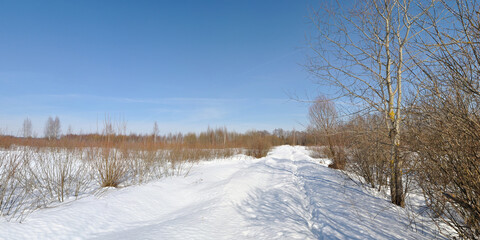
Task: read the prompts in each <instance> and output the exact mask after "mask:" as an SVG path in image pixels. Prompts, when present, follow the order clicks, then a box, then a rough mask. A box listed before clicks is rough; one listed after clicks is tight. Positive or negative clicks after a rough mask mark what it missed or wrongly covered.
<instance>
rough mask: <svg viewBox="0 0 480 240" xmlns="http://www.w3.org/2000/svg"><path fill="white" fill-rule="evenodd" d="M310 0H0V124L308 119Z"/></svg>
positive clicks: (85, 127) (183, 127)
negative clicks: (49, 120) (56, 118)
mask: <svg viewBox="0 0 480 240" xmlns="http://www.w3.org/2000/svg"><path fill="white" fill-rule="evenodd" d="M309 4H310V2H309V1H307V0H288V1H287V0H285V1H284V0H268V1H267V0H262V1H244V0H237V1H228V0H223V1H193V0H192V1H181V0H179V1H174V0H172V1H153V0H152V1H118V0H115V1H113V0H112V1H104V0H102V1H97V0H95V1H93V0H92V1H63V0H59V1H37V0H34V1H23V0H12V1H3V0H2V1H0V84H1V87H0V129H2V131H3V132H6V133H9V134H17V133H18V131H19V129H20V128H21V125H22V122H23V120H24V119H25V118H26V117H29V118H30V119H32V122H33V126H34V129H35V131H36V132H37V133H38V135H39V136H42V135H43V127H44V124H45V121H46V120H47V118H48V116H56V115H58V116H59V117H60V120H61V122H62V130H63V132H65V131H66V130H67V128H68V126H69V125H71V126H72V128H73V129H74V131H75V132H79V131H80V130H82V131H83V132H92V131H96V125H97V119H98V122H100V123H101V122H102V121H103V119H104V118H105V115H110V116H111V118H112V119H113V120H117V121H118V120H123V119H124V120H125V121H126V122H127V128H128V131H129V132H130V131H131V132H137V133H145V132H150V131H151V129H152V126H153V122H154V121H157V122H158V124H159V127H160V130H161V131H162V133H166V132H174V131H182V132H187V131H200V130H204V129H206V128H207V126H210V127H223V126H226V127H227V128H229V129H232V130H236V131H245V130H249V129H262V130H263V129H266V130H273V129H274V128H279V127H281V128H285V129H292V128H296V129H303V126H302V124H305V123H306V117H307V116H306V115H307V108H308V106H307V105H305V104H301V103H298V102H295V101H292V100H290V99H289V98H290V96H289V93H292V94H297V95H299V96H300V97H303V96H305V95H306V94H314V92H315V88H316V87H317V86H315V85H314V84H313V83H312V80H310V79H309V75H308V73H307V72H306V71H305V69H304V68H303V67H302V66H301V64H303V63H304V62H305V58H306V54H307V53H306V51H307V50H306V49H305V47H306V44H305V42H306V40H305V35H306V34H308V29H309V27H310V26H309V24H308V19H307V16H308V11H309Z"/></svg>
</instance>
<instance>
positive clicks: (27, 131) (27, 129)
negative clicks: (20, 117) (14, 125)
mask: <svg viewBox="0 0 480 240" xmlns="http://www.w3.org/2000/svg"><path fill="white" fill-rule="evenodd" d="M22 133H23V137H24V138H29V137H32V136H33V129H32V121H31V120H30V119H29V118H28V117H27V118H25V120H24V121H23V126H22Z"/></svg>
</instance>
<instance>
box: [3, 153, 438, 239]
mask: <svg viewBox="0 0 480 240" xmlns="http://www.w3.org/2000/svg"><path fill="white" fill-rule="evenodd" d="M431 232H433V231H431ZM431 232H429V231H425V232H423V233H422V234H420V233H417V232H414V231H412V230H411V229H410V228H409V227H408V218H407V217H406V216H405V213H404V211H403V210H402V209H399V208H397V207H394V206H393V205H391V204H390V203H389V202H388V201H385V200H383V199H380V198H376V197H374V196H371V195H369V194H368V193H367V192H366V191H364V190H363V189H362V188H360V187H358V186H355V185H353V184H352V183H350V182H349V181H347V180H345V179H344V177H343V176H342V175H341V174H339V173H338V172H336V171H334V170H332V169H329V168H327V167H325V165H322V164H320V163H319V161H318V160H315V159H312V158H310V157H309V156H308V155H307V150H305V148H303V147H291V146H281V147H277V148H275V149H274V150H273V151H272V152H271V153H270V154H269V155H268V156H267V157H265V158H262V159H258V160H257V159H252V158H249V157H245V156H238V157H235V158H233V159H228V160H215V161H210V162H202V163H200V164H199V165H197V166H195V167H193V169H192V170H191V172H190V174H189V175H188V176H187V177H183V176H180V177H172V178H167V179H162V180H160V181H156V182H152V183H149V184H145V185H141V186H133V187H128V188H123V189H109V190H107V191H106V192H104V193H102V194H97V195H96V196H90V197H86V198H83V199H80V200H77V201H73V202H70V203H68V204H63V205H60V206H57V207H54V208H49V209H42V210H39V211H36V212H34V213H32V214H31V215H29V216H28V217H27V219H26V221H24V222H23V223H8V222H0V239H432V238H434V237H436V236H434V235H432V233H431Z"/></svg>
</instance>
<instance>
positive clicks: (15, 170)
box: [0, 151, 29, 219]
mask: <svg viewBox="0 0 480 240" xmlns="http://www.w3.org/2000/svg"><path fill="white" fill-rule="evenodd" d="M23 170H24V159H23V156H22V153H21V152H19V151H1V152H0V214H1V216H4V217H6V218H7V219H11V218H14V217H16V216H18V215H21V213H22V212H23V205H24V204H25V202H26V200H27V199H28V193H29V188H28V186H25V185H24V182H23V181H22V177H23V176H22V175H23V174H24V172H23Z"/></svg>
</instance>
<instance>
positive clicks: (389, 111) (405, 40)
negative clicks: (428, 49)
mask: <svg viewBox="0 0 480 240" xmlns="http://www.w3.org/2000/svg"><path fill="white" fill-rule="evenodd" d="M435 2H436V1H435V0H423V1H422V0H419V1H414V0H363V1H358V2H356V4H355V5H354V6H353V7H352V8H349V9H344V8H343V3H342V2H340V1H338V2H337V3H336V5H335V6H334V7H329V8H323V9H322V10H320V11H316V12H314V14H313V17H312V22H313V23H314V26H315V27H316V29H317V32H318V34H319V36H318V38H317V39H316V40H318V42H315V43H313V44H312V45H311V48H312V50H313V52H314V56H313V57H312V58H311V62H310V64H309V67H310V71H311V72H312V73H313V74H314V75H315V76H316V77H317V78H318V79H319V80H320V81H319V82H320V83H324V84H325V83H326V84H328V85H329V86H333V87H336V88H337V89H338V90H340V92H339V95H338V96H337V97H339V98H341V97H346V96H348V97H350V98H351V99H352V100H353V102H354V104H356V105H357V106H358V105H360V106H362V109H360V110H365V111H377V112H379V113H380V114H382V115H383V117H384V123H385V125H386V128H387V129H388V131H387V132H388V138H389V140H390V143H389V144H390V161H389V162H390V171H391V175H390V193H391V200H392V203H394V204H397V205H399V206H404V191H403V184H402V167H403V166H402V164H403V162H402V159H401V158H400V152H399V148H400V140H401V133H402V132H401V126H402V120H403V116H402V103H403V100H402V99H403V94H404V92H403V89H404V85H405V83H406V81H405V78H406V77H408V72H409V71H407V70H411V68H412V67H413V66H414V62H413V61H412V57H411V56H412V55H415V53H414V52H413V49H410V48H409V43H411V42H412V39H414V38H416V37H418V35H419V34H420V33H422V31H423V30H424V28H423V26H422V21H420V20H421V19H422V18H423V17H424V16H425V15H426V14H425V13H426V12H428V11H429V9H431V8H432V6H434V4H435ZM406 52H408V53H409V55H406ZM357 110H358V109H357Z"/></svg>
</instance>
